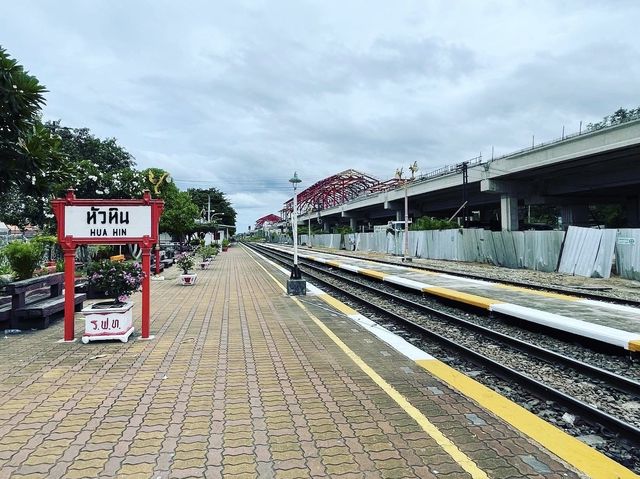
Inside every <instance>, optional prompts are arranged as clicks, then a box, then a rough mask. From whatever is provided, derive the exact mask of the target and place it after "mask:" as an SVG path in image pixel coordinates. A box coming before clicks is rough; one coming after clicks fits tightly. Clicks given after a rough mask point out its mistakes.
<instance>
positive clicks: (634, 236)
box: [616, 228, 640, 281]
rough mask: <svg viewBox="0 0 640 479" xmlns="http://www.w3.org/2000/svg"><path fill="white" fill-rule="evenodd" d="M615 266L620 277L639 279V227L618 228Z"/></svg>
mask: <svg viewBox="0 0 640 479" xmlns="http://www.w3.org/2000/svg"><path fill="white" fill-rule="evenodd" d="M616 268H617V270H618V275H620V277H621V278H626V279H634V280H636V281H640V229H630V228H621V229H619V230H618V234H617V238H616Z"/></svg>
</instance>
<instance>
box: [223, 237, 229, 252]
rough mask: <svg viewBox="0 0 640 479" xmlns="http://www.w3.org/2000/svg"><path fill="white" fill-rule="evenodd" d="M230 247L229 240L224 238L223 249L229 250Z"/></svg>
mask: <svg viewBox="0 0 640 479" xmlns="http://www.w3.org/2000/svg"><path fill="white" fill-rule="evenodd" d="M228 249H229V240H228V239H227V238H225V239H223V240H222V251H227V250H228Z"/></svg>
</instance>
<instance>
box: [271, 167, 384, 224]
mask: <svg viewBox="0 0 640 479" xmlns="http://www.w3.org/2000/svg"><path fill="white" fill-rule="evenodd" d="M378 184H380V180H378V179H376V178H374V177H372V176H369V175H366V174H364V173H360V172H359V171H356V170H345V171H343V172H341V173H338V174H336V175H333V176H329V177H328V178H325V179H323V180H320V181H318V182H317V183H314V184H313V185H311V186H310V187H309V188H307V189H305V190H303V191H301V192H300V193H298V200H297V202H298V211H301V212H306V211H320V210H323V209H326V208H332V207H334V206H338V205H341V204H344V203H346V202H347V201H349V200H352V199H353V198H355V197H357V196H360V195H361V194H363V193H366V192H367V191H369V190H371V189H372V188H373V187H375V186H376V185H378ZM281 211H282V213H283V216H289V215H290V214H291V212H292V211H293V197H292V198H291V199H289V200H288V201H287V202H286V203H285V204H284V208H283V209H282V210H281Z"/></svg>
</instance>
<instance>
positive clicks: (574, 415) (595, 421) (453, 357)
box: [251, 245, 640, 472]
mask: <svg viewBox="0 0 640 479" xmlns="http://www.w3.org/2000/svg"><path fill="white" fill-rule="evenodd" d="M251 247H252V248H256V249H259V250H260V252H261V254H264V255H265V256H268V257H270V258H272V259H273V260H275V261H278V262H280V263H281V264H284V265H288V266H290V265H291V257H290V255H288V254H287V253H284V252H279V251H274V250H271V249H266V248H264V247H258V246H256V245H251ZM300 266H301V268H302V269H303V272H304V273H305V275H306V276H307V278H308V279H309V278H310V280H311V281H312V282H314V283H318V284H321V285H322V286H323V287H324V288H326V287H330V288H331V289H332V290H333V291H334V294H336V293H337V294H339V295H340V296H341V297H342V298H343V299H346V301H345V302H349V303H352V304H353V303H357V304H358V305H359V306H360V307H359V309H361V310H362V308H363V307H364V308H365V309H366V311H365V314H366V315H367V316H369V317H370V318H371V319H374V320H378V321H380V322H382V323H383V325H384V326H385V327H387V328H388V329H392V330H394V331H395V332H396V333H398V334H400V335H403V336H405V338H406V339H408V340H410V341H411V342H412V343H414V344H415V342H416V341H425V342H426V343H427V344H426V346H425V347H424V349H426V350H427V351H429V352H430V353H431V354H433V355H434V356H436V357H439V359H441V360H443V361H444V362H447V363H449V364H450V365H452V366H454V367H456V368H458V369H462V370H463V371H466V372H467V374H470V375H472V376H474V377H475V378H476V379H477V380H479V381H480V382H483V383H485V384H487V385H488V386H490V387H492V388H493V389H496V390H498V391H499V392H500V393H501V394H503V395H507V396H509V397H510V398H511V399H514V400H516V402H519V403H521V405H523V406H524V407H526V408H527V409H530V410H532V412H535V413H537V414H538V415H540V416H542V417H543V418H544V419H546V420H548V421H551V422H555V423H556V424H557V425H559V426H561V427H563V428H564V429H566V430H567V431H568V432H569V433H571V434H573V435H576V436H579V437H580V436H582V437H586V436H594V435H595V436H597V437H603V436H604V437H606V438H607V440H606V441H604V442H603V443H602V444H600V445H599V449H601V450H603V452H605V453H606V454H608V455H610V456H611V457H613V458H614V459H616V460H617V461H618V462H621V463H622V464H624V465H625V466H626V467H629V468H632V469H634V470H636V472H640V460H638V459H637V458H638V452H639V451H640V449H638V447H639V445H640V418H639V417H638V416H639V415H638V412H639V410H638V409H636V408H635V407H636V405H638V407H639V408H640V373H639V372H638V370H637V369H638V368H635V367H634V365H633V364H630V363H629V362H628V361H627V360H626V359H625V358H623V357H621V358H612V357H605V359H606V360H603V358H602V357H601V355H600V354H599V353H597V352H594V351H592V350H589V349H588V348H585V347H583V346H579V345H576V344H562V346H561V347H558V344H559V343H558V341H557V340H555V339H552V340H551V341H549V340H548V338H543V336H542V335H540V334H538V333H532V332H530V331H527V332H525V333H523V334H521V333H520V332H518V331H517V329H518V328H517V327H514V326H512V325H503V324H502V323H501V322H499V321H496V320H495V319H490V318H486V317H481V316H479V315H472V314H469V313H468V312H466V311H463V310H460V309H459V308H453V307H451V306H443V305H442V304H440V303H438V302H437V301H434V300H428V299H426V298H424V297H422V296H421V295H419V294H416V293H413V292H409V291H400V290H398V289H397V288H395V287H394V286H392V285H387V284H381V283H380V282H376V281H371V280H368V279H364V278H362V277H360V276H356V275H351V274H350V273H348V272H345V271H343V270H333V269H332V268H330V267H327V266H325V265H318V264H314V263H311V262H308V261H304V260H303V261H301V262H300ZM489 323H491V327H488V324H489ZM496 326H497V327H496ZM523 338H525V339H523ZM435 344H437V346H434V345H435ZM540 344H543V345H546V347H544V346H540ZM434 347H435V348H436V349H435V350H437V351H440V352H439V353H434ZM558 349H560V350H562V351H563V353H562V354H561V353H558V352H557V350H558ZM575 357H581V358H582V359H581V360H577V359H575ZM601 363H604V365H605V366H604V367H603V366H602V365H598V364H601ZM478 368H481V369H480V371H478ZM496 377H497V378H499V379H498V381H496ZM504 381H507V383H505V382H504ZM514 382H515V383H517V384H518V385H519V386H520V388H522V390H524V391H526V392H521V391H516V390H514V388H513V387H512V386H513V383H514ZM505 392H506V393H507V394H505ZM532 396H533V397H532ZM585 433H586V434H585ZM594 433H595V434H594Z"/></svg>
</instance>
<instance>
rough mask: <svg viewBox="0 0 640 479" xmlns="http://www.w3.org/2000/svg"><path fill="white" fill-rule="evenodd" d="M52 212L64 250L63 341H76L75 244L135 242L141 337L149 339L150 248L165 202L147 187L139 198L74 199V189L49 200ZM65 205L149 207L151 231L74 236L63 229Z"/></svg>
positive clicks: (156, 236) (156, 237)
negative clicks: (139, 254)
mask: <svg viewBox="0 0 640 479" xmlns="http://www.w3.org/2000/svg"><path fill="white" fill-rule="evenodd" d="M51 205H52V207H53V213H54V215H55V217H56V221H57V223H58V242H59V243H60V246H61V247H62V251H63V253H64V289H65V298H64V339H63V340H64V341H75V338H74V312H75V311H74V309H75V304H74V297H75V270H76V266H75V265H76V263H75V259H76V247H77V246H79V245H83V244H137V245H138V246H140V249H141V250H142V271H143V272H144V279H143V280H142V339H149V322H150V319H149V318H150V301H149V300H150V291H149V290H150V280H149V277H150V273H151V271H150V270H151V249H152V248H153V245H154V244H157V243H158V225H159V223H160V215H162V211H163V209H164V201H162V200H157V199H152V198H151V193H150V192H149V190H145V191H144V193H143V195H142V199H140V200H136V199H119V200H96V199H81V198H76V196H75V192H74V190H73V189H70V190H68V191H67V195H66V197H65V198H62V199H55V200H52V201H51ZM66 206H94V207H109V206H151V234H150V235H145V236H143V237H127V236H122V237H114V238H104V237H102V238H77V239H76V238H74V237H73V236H68V235H67V234H66V232H65V221H64V219H65V207H66Z"/></svg>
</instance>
